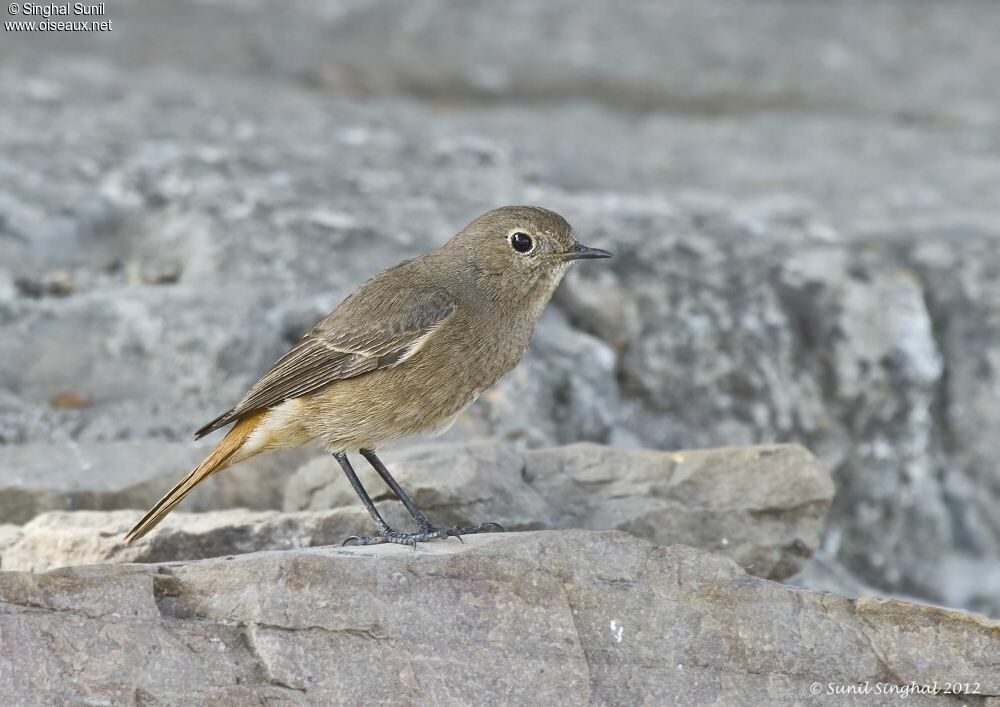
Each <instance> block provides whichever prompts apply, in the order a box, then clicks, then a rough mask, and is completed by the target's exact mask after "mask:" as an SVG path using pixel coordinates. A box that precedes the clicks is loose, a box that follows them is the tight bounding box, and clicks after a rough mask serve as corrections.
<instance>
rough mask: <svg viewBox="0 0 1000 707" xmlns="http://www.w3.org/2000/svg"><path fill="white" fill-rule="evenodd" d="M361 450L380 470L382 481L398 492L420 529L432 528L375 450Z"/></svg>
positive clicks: (369, 461) (370, 462)
mask: <svg viewBox="0 0 1000 707" xmlns="http://www.w3.org/2000/svg"><path fill="white" fill-rule="evenodd" d="M359 451H360V452H361V456H363V457H364V458H365V459H367V460H368V463H369V464H371V465H372V468H373V469H375V471H377V472H378V475H379V476H381V477H382V481H384V482H385V484H386V486H388V487H389V488H390V489H392V492H393V493H394V494H396V498H398V499H399V500H400V501H402V502H403V505H404V506H406V510H408V511H409V512H410V515H411V516H413V520H415V521H417V525H419V526H420V529H421V530H429V529H430V528H432V527H433V526H432V525H431V522H430V521H429V520H427V516H425V515H424V514H423V513H421V512H420V509H419V508H417V504H415V503H414V502H413V499H411V498H410V497H409V496H408V495H407V493H406V491H404V490H403V489H402V487H401V486H400V485H399V483H398V482H397V481H396V480H395V479H394V478H392V474H390V473H389V470H388V469H386V468H385V464H383V463H382V460H381V459H379V458H378V457H376V456H375V452H374V451H372V450H371V449H362V450H359Z"/></svg>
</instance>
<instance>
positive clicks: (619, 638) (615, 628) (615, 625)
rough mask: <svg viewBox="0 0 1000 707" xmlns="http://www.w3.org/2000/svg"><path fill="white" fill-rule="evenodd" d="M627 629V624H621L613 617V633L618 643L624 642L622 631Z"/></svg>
mask: <svg viewBox="0 0 1000 707" xmlns="http://www.w3.org/2000/svg"><path fill="white" fill-rule="evenodd" d="M624 630H625V626H623V625H619V624H618V622H617V621H615V620H614V619H611V635H612V636H613V637H614V639H615V642H616V643H621V642H622V631H624Z"/></svg>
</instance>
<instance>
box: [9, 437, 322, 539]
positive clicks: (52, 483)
mask: <svg viewBox="0 0 1000 707" xmlns="http://www.w3.org/2000/svg"><path fill="white" fill-rule="evenodd" d="M208 451H209V447H207V446H206V445H205V444H194V443H186V442H185V443H178V442H160V441H153V440H149V441H144V442H77V441H74V440H72V439H70V440H67V441H66V442H64V443H63V444H45V443H34V444H21V445H7V446H2V445H0V518H2V519H3V520H4V521H5V522H8V523H26V522H27V521H29V520H30V519H31V518H34V517H35V516H36V515H38V514H40V513H44V512H45V511H50V510H114V509H122V508H148V507H150V506H152V505H153V503H155V502H156V500H157V499H159V498H160V496H162V495H163V494H164V493H165V492H166V491H167V489H169V488H170V487H172V486H173V485H174V484H175V483H177V481H178V480H180V479H181V478H182V477H183V476H184V475H185V474H186V473H187V472H188V471H190V470H191V469H192V468H193V467H194V466H195V465H196V464H197V463H198V462H199V461H201V459H202V458H203V457H204V456H205V455H206V454H207V453H208ZM307 455H308V451H307V450H304V449H303V450H294V451H289V452H283V453H282V454H278V455H272V456H263V457H257V458H256V459H252V460H250V461H248V462H247V463H246V464H244V465H241V466H240V467H239V468H234V469H232V470H230V471H229V472H227V473H225V474H218V475H216V476H213V477H212V478H210V479H207V480H205V481H204V482H203V483H202V484H201V485H200V486H199V487H198V493H196V494H193V495H192V496H191V497H190V499H189V500H187V501H186V502H185V504H184V508H185V510H189V511H204V510H213V509H218V508H237V507H246V508H254V509H263V508H278V507H280V506H281V502H282V501H281V499H282V496H283V489H284V486H285V484H286V482H287V479H288V478H289V476H290V475H291V471H292V470H294V469H295V468H296V466H298V465H299V464H301V461H302V459H304V458H306V456H307Z"/></svg>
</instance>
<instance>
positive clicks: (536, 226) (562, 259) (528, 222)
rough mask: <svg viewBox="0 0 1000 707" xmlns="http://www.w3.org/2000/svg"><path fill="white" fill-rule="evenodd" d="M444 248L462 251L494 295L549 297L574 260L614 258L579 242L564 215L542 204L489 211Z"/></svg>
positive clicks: (465, 258)
mask: <svg viewBox="0 0 1000 707" xmlns="http://www.w3.org/2000/svg"><path fill="white" fill-rule="evenodd" d="M443 250H448V251H451V252H457V253H461V254H462V257H463V259H464V260H465V261H466V262H468V263H469V264H470V265H471V266H472V268H473V270H474V271H475V273H476V274H477V275H478V276H479V280H480V282H481V283H482V284H483V286H485V287H487V288H488V289H489V290H491V294H493V295H494V296H496V297H503V296H508V295H516V294H518V293H520V294H528V293H531V292H533V291H537V294H538V296H544V298H545V301H548V297H550V296H551V295H552V292H553V291H554V290H555V288H556V286H557V285H558V284H559V281H560V280H562V277H563V275H565V274H566V271H567V270H568V269H569V266H570V265H571V264H572V263H574V262H576V261H577V260H587V259H593V258H610V257H611V253H609V252H608V251H606V250H601V249H600V248H591V247H589V246H585V245H583V244H581V243H579V242H577V240H576V234H574V233H573V227H572V226H570V225H569V223H567V222H566V219H564V218H563V217H562V216H560V215H559V214H557V213H555V212H554V211H549V210H548V209H543V208H541V207H538V206H504V207H501V208H499V209H494V210H493V211H488V212H487V213H485V214H483V215H482V216H480V217H479V218H477V219H476V220H475V221H473V222H472V223H470V224H469V225H468V226H466V227H465V228H463V229H462V230H461V231H460V232H459V233H458V235H456V236H455V237H454V238H452V239H451V241H449V242H448V243H447V244H446V245H445V248H444V249H443ZM546 292H547V294H546Z"/></svg>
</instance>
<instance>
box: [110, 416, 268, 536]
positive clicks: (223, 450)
mask: <svg viewBox="0 0 1000 707" xmlns="http://www.w3.org/2000/svg"><path fill="white" fill-rule="evenodd" d="M264 412H265V411H261V412H260V413H258V414H256V415H251V416H250V417H247V418H245V419H243V420H240V421H239V422H237V423H236V424H235V425H234V426H233V429H231V430H229V432H228V433H227V434H226V436H225V437H223V438H222V441H221V442H219V446H217V447H216V448H215V449H213V450H212V453H211V454H209V455H208V456H207V457H205V459H204V461H202V463H201V464H199V465H198V466H197V467H195V469H194V470H193V471H192V472H191V473H190V474H188V475H187V476H185V477H184V478H183V479H181V481H180V482H179V483H178V484H177V485H176V486H174V487H173V488H172V489H170V490H169V491H167V493H166V495H165V496H164V497H163V498H161V499H160V500H159V501H157V502H156V505H155V506H153V507H152V508H150V509H149V512H148V513H147V514H146V515H144V516H143V517H142V520H140V521H139V522H138V523H136V524H135V527H134V528H132V530H130V531H128V534H127V535H126V536H125V543H126V544H130V543H132V542H133V541H135V540H138V539H139V538H141V537H142V536H143V535H145V534H146V533H148V532H149V531H150V530H152V529H153V528H155V527H156V525H157V524H158V523H159V522H160V521H161V520H163V518H164V517H165V516H166V515H167V514H168V513H170V511H172V510H173V509H174V508H175V507H176V506H177V504H178V503H180V502H181V501H182V500H184V497H185V496H187V495H188V494H189V493H191V489H193V488H194V487H195V486H197V485H198V484H200V483H201V482H202V481H204V480H205V479H207V478H208V477H209V476H211V475H212V474H214V473H215V472H217V471H221V470H222V469H225V468H226V467H227V466H229V461H230V459H232V457H233V455H234V454H236V452H238V451H239V449H240V447H242V446H243V443H244V442H246V440H247V437H249V436H250V433H251V432H253V431H254V428H255V427H256V426H257V423H258V422H259V421H260V418H261V417H263V415H264Z"/></svg>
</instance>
